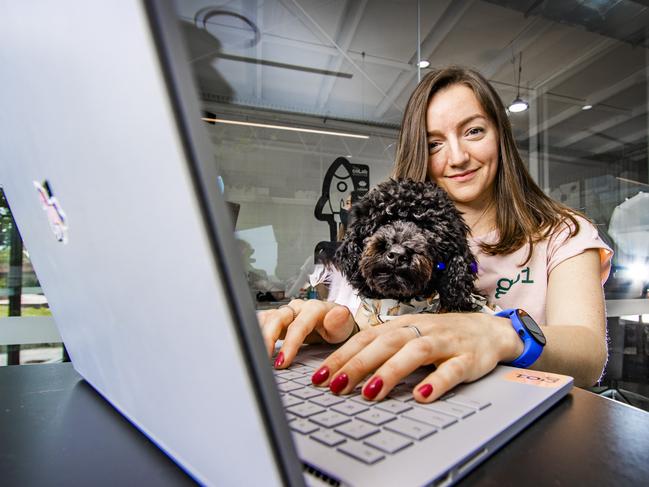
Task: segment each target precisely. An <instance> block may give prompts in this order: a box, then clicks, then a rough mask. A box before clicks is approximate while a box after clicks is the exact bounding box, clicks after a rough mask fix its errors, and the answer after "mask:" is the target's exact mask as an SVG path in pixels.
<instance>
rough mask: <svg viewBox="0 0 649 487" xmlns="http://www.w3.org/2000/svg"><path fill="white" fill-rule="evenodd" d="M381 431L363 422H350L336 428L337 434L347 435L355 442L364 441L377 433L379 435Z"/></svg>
mask: <svg viewBox="0 0 649 487" xmlns="http://www.w3.org/2000/svg"><path fill="white" fill-rule="evenodd" d="M379 431H380V430H379V428H377V427H376V426H372V425H371V424H369V423H363V422H362V421H356V420H354V421H350V422H349V423H345V424H343V425H342V426H338V427H337V428H336V432H338V433H340V434H342V435H345V436H347V437H349V438H351V439H353V440H362V439H364V438H367V437H368V436H371V435H373V434H375V433H378V432H379Z"/></svg>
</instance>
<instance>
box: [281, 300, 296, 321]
mask: <svg viewBox="0 0 649 487" xmlns="http://www.w3.org/2000/svg"><path fill="white" fill-rule="evenodd" d="M282 308H288V309H290V310H291V313H293V318H291V321H295V318H297V311H295V308H293V307H292V306H290V305H288V304H283V305H281V306H280V307H279V308H277V309H282Z"/></svg>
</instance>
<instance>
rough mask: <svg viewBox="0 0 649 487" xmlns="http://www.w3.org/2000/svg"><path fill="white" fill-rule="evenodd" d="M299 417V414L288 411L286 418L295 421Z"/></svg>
mask: <svg viewBox="0 0 649 487" xmlns="http://www.w3.org/2000/svg"><path fill="white" fill-rule="evenodd" d="M296 419H297V416H296V415H295V414H291V413H286V420H287V421H288V422H289V423H290V422H291V421H295V420H296Z"/></svg>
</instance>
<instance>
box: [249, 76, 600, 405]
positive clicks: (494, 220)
mask: <svg viewBox="0 0 649 487" xmlns="http://www.w3.org/2000/svg"><path fill="white" fill-rule="evenodd" d="M394 177H395V178H403V177H411V178H413V179H416V180H424V179H430V180H433V181H435V182H436V183H437V184H438V185H439V186H441V187H442V188H444V189H445V190H446V192H447V193H448V195H449V196H450V198H451V199H452V200H453V202H454V203H455V205H456V206H457V208H458V209H459V210H460V211H461V212H462V213H463V215H464V219H465V221H466V223H467V224H468V226H469V228H470V230H471V242H470V243H471V245H472V249H473V251H474V253H475V255H476V258H477V261H478V269H479V271H478V278H479V279H478V282H477V285H478V288H479V289H480V290H481V292H482V293H484V294H485V295H487V296H488V298H489V300H490V301H491V302H493V303H495V304H497V305H499V306H500V307H501V308H522V309H523V310H525V311H527V313H529V314H530V315H531V316H532V317H533V318H535V319H536V321H537V322H538V323H539V325H541V329H542V331H543V333H544V334H545V337H546V340H547V345H546V346H545V348H544V349H543V352H542V354H541V355H540V357H539V358H538V359H537V360H536V361H535V362H534V364H533V368H534V369H537V370H544V371H548V372H555V373H564V374H568V375H571V376H573V377H574V378H575V383H576V384H577V385H581V386H590V385H593V384H594V383H595V382H596V381H597V380H598V379H599V377H600V375H601V373H602V370H603V368H604V365H605V363H606V359H607V346H606V319H605V310H604V295H603V289H602V285H603V282H604V281H605V280H606V277H607V276H608V272H609V268H610V258H611V250H610V249H609V248H608V247H607V246H606V244H604V243H603V242H602V241H601V240H600V239H599V237H598V236H597V231H596V230H595V228H594V227H593V226H592V224H590V223H589V222H588V221H587V220H586V219H584V218H583V217H582V216H580V215H579V214H577V213H576V212H574V211H571V210H570V209H568V208H567V207H565V206H563V205H561V204H559V203H557V202H555V201H553V200H551V199H550V198H548V197H547V196H546V195H545V194H544V193H543V192H542V191H541V189H540V188H539V187H538V186H537V185H536V184H535V183H534V182H533V180H532V179H531V177H530V176H529V174H528V172H527V170H526V169H525V166H524V165H523V162H522V160H521V158H520V155H519V154H518V151H517V149H516V146H515V142H514V138H513V135H512V131H511V126H510V123H509V119H508V117H507V114H506V112H505V108H504V106H503V104H502V101H501V100H500V98H499V97H498V95H497V94H496V92H495V90H494V89H493V88H492V87H491V85H489V83H488V82H487V81H486V80H485V79H484V78H483V77H482V76H481V75H480V74H478V73H476V72H474V71H471V70H468V69H464V68H459V67H448V68H444V69H440V70H435V71H432V72H430V73H429V74H428V75H427V76H425V77H424V79H423V80H422V81H421V83H420V84H419V85H418V86H417V88H416V89H415V91H414V92H413V94H412V95H411V97H410V100H409V102H408V105H407V107H406V110H405V112H404V118H403V123H402V128H401V133H400V137H399V145H398V149H397V156H396V166H395V171H394ZM260 324H261V327H262V332H263V335H264V338H265V340H266V345H267V347H268V350H269V352H272V349H273V345H274V343H275V341H276V340H277V339H278V338H280V337H282V336H284V335H285V337H284V338H285V339H284V343H283V345H282V348H281V350H280V352H279V354H278V355H277V358H276V360H275V367H277V368H283V367H287V366H288V365H289V364H290V363H291V361H292V360H293V359H294V357H295V355H296V353H297V350H298V348H299V346H300V345H301V344H302V343H304V341H305V340H307V339H309V338H312V336H313V335H314V334H316V335H318V336H319V337H321V338H322V339H324V340H325V341H326V342H329V343H340V342H343V341H345V340H346V339H347V338H348V337H350V335H352V334H353V336H351V338H349V340H348V341H347V342H346V343H345V344H344V345H343V346H341V347H340V348H339V349H338V350H336V351H335V352H334V353H332V354H331V355H330V356H329V357H328V358H327V359H326V360H325V361H324V362H323V364H322V366H321V367H320V368H319V369H318V370H317V371H316V372H315V374H314V376H313V382H314V384H317V385H322V386H329V388H330V389H331V390H332V391H333V392H335V393H341V394H346V393H348V392H350V391H351V390H353V389H354V387H355V386H356V385H357V384H358V383H360V382H361V381H363V380H365V378H366V377H368V378H367V379H366V380H365V383H364V385H363V389H362V391H363V395H364V396H365V397H366V398H367V399H373V400H380V399H383V398H384V397H385V396H386V395H387V394H388V393H389V392H390V390H391V389H392V388H393V387H394V386H395V385H396V384H398V383H399V382H401V380H402V379H403V377H405V376H406V375H408V374H409V373H411V372H412V371H414V370H415V369H417V368H418V367H420V366H422V365H430V364H434V365H436V368H435V371H434V372H432V373H431V374H430V375H428V376H427V377H426V378H424V379H423V380H422V381H421V382H420V383H419V384H418V385H416V386H415V387H414V389H413V395H414V397H415V399H416V400H417V401H420V402H431V401H434V400H435V399H437V398H438V397H440V396H441V395H443V394H444V393H446V392H447V391H448V390H449V389H451V388H453V387H454V386H455V385H457V384H459V383H462V382H469V381H473V380H476V379H478V378H480V377H482V376H483V375H485V374H487V373H488V372H490V371H491V370H492V369H493V368H494V367H495V366H496V365H497V364H498V363H510V362H512V361H515V360H516V359H517V358H520V357H521V356H523V355H524V353H523V352H524V345H523V341H522V340H521V338H520V337H519V336H518V334H517V332H516V331H515V329H514V327H513V326H512V322H511V321H510V320H509V319H508V318H504V317H498V316H492V315H489V314H485V313H449V314H419V315H408V316H400V317H398V318H396V319H394V320H392V321H390V322H388V323H385V324H382V325H380V326H376V327H372V328H370V329H367V330H362V331H360V332H358V333H355V334H354V332H355V330H356V328H357V327H356V326H355V323H354V322H353V319H352V318H351V314H350V311H349V308H347V307H344V306H340V305H336V304H334V303H324V302H318V301H299V300H296V301H293V302H291V303H290V305H289V306H285V307H282V308H280V309H279V310H273V311H270V312H266V313H263V314H261V315H260Z"/></svg>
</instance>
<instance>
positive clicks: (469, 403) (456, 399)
mask: <svg viewBox="0 0 649 487" xmlns="http://www.w3.org/2000/svg"><path fill="white" fill-rule="evenodd" d="M446 401H447V402H450V403H453V404H459V405H460V406H465V407H468V408H473V409H484V408H486V407H489V406H491V403H490V402H489V401H481V400H479V399H475V398H472V397H467V396H463V395H461V394H455V395H454V396H452V397H450V398H449V399H447V400H446Z"/></svg>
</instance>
